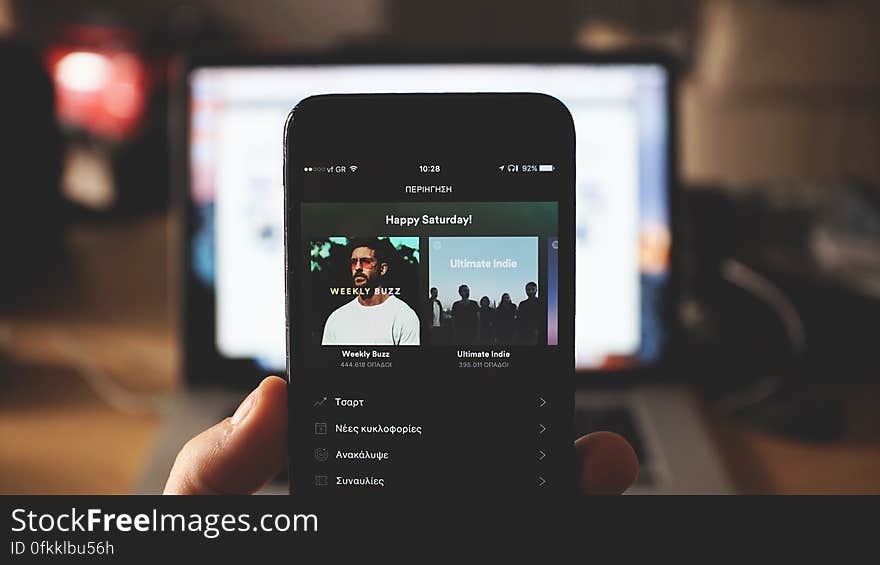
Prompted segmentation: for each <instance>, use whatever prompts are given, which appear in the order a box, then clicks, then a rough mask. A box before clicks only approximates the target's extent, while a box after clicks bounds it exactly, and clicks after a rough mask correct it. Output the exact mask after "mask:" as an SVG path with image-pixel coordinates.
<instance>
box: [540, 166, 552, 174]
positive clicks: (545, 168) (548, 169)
mask: <svg viewBox="0 0 880 565" xmlns="http://www.w3.org/2000/svg"><path fill="white" fill-rule="evenodd" d="M554 170H556V167H554V166H553V165H538V171H540V172H542V173H552V172H553V171H554Z"/></svg>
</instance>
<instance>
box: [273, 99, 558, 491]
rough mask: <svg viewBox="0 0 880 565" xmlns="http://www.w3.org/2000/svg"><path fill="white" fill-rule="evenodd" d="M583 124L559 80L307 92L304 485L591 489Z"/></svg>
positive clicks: (302, 246)
mask: <svg viewBox="0 0 880 565" xmlns="http://www.w3.org/2000/svg"><path fill="white" fill-rule="evenodd" d="M574 143H575V139H574V125H573V122H572V118H571V115H570V113H569V112H568V110H567V109H566V107H565V106H564V105H563V104H562V103H561V102H559V101H558V100H557V99H555V98H552V97H550V96H546V95H542V94H494V93H485V94H484V93H475V94H378V95H376V94H373V95H324V96H314V97H310V98H307V99H305V100H303V101H302V102H301V103H300V104H298V105H297V106H296V108H294V109H293V110H292V111H291V113H290V116H289V117H288V120H287V123H286V127H285V136H284V156H285V161H284V163H285V171H284V179H285V255H286V298H287V301H286V308H287V378H288V382H289V388H288V390H289V404H288V406H289V413H290V417H289V430H288V431H289V433H288V443H289V445H288V453H289V465H290V478H291V491H292V492H294V493H297V494H300V493H306V494H333V495H338V494H349V493H358V494H360V493H370V494H529V493H534V494H568V493H573V492H574V490H575V486H574V485H575V460H574V447H573V441H574V437H573V432H572V412H573V402H574V401H573V398H574V390H573V389H574V304H575V302H574V292H575V288H574V243H575V233H574V222H575V220H574V204H575V199H574V175H575V169H574Z"/></svg>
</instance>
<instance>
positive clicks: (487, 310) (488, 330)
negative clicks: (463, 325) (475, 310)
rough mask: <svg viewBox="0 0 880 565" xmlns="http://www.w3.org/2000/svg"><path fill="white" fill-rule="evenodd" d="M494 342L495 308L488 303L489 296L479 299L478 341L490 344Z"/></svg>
mask: <svg viewBox="0 0 880 565" xmlns="http://www.w3.org/2000/svg"><path fill="white" fill-rule="evenodd" d="M494 342H495V309H494V308H492V306H490V304H489V297H488V296H484V297H483V298H481V299H480V343H481V344H483V345H491V344H492V343H494Z"/></svg>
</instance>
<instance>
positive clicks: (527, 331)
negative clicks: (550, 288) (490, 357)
mask: <svg viewBox="0 0 880 565" xmlns="http://www.w3.org/2000/svg"><path fill="white" fill-rule="evenodd" d="M537 294H538V285H537V284H536V283H534V282H530V283H528V284H526V296H527V298H526V299H525V300H523V301H522V302H520V303H519V308H518V309H517V316H516V325H517V338H518V342H519V343H520V344H522V345H537V344H538V343H540V337H541V333H542V331H541V330H542V328H543V327H544V323H545V321H544V305H543V302H542V301H541V299H539V298H538V297H537V296H536V295H537Z"/></svg>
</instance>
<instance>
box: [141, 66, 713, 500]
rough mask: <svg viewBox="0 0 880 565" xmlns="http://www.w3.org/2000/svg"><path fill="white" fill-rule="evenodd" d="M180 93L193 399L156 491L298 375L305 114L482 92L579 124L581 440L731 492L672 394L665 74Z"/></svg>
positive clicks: (405, 72) (204, 80)
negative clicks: (290, 219) (288, 216)
mask: <svg viewBox="0 0 880 565" xmlns="http://www.w3.org/2000/svg"><path fill="white" fill-rule="evenodd" d="M180 87H181V92H180V96H179V99H178V103H177V104H176V106H175V109H174V110H175V112H174V113H173V114H172V115H173V119H174V120H175V124H176V125H177V126H180V127H178V128H177V131H176V132H175V133H174V139H173V140H172V147H173V148H174V155H173V159H174V161H175V163H173V170H174V171H175V178H174V179H173V182H174V183H175V185H176V194H177V197H178V201H177V204H178V207H177V212H178V213H179V214H180V215H181V222H180V228H181V233H180V237H179V239H178V243H179V245H180V248H179V249H178V250H177V252H178V254H179V258H180V261H179V262H178V264H179V265H180V270H179V272H178V275H177V279H176V280H175V281H174V287H175V288H179V289H180V290H181V301H180V305H179V311H180V327H181V347H182V359H183V366H182V371H183V377H184V380H185V383H186V385H187V386H186V390H185V391H184V392H182V393H181V394H180V396H179V398H178V399H177V406H176V408H174V409H173V410H172V411H171V413H170V414H169V416H168V418H167V420H166V423H165V427H164V431H163V432H162V434H161V437H160V438H159V439H158V441H157V446H156V449H155V453H154V456H153V458H152V460H151V462H150V465H149V467H148V469H147V472H146V474H145V477H144V481H143V482H142V485H141V490H142V491H143V492H156V491H158V490H161V487H162V485H163V484H164V480H165V477H167V473H168V470H169V469H170V467H171V464H172V463H173V460H174V456H175V455H176V453H177V450H179V448H180V447H181V446H182V445H183V443H185V441H186V440H187V439H188V438H189V437H191V436H192V435H194V434H195V433H197V432H198V431H200V430H202V429H204V428H205V427H208V426H210V425H212V424H214V423H215V422H216V421H218V420H219V419H221V418H223V417H225V416H227V415H229V414H231V412H232V411H233V410H234V409H235V406H236V405H237V404H238V402H239V401H240V400H241V398H243V397H244V395H245V394H246V393H247V391H248V390H250V389H251V388H252V387H253V386H255V385H256V383H257V382H258V381H259V380H260V379H261V378H262V377H263V376H265V375H266V374H273V373H274V374H279V375H283V374H284V365H285V363H284V356H285V342H284V339H285V338H284V336H285V332H284V278H283V268H284V247H283V246H284V234H283V201H284V194H283V189H282V183H283V178H282V162H283V155H282V133H283V127H284V121H285V118H286V117H287V114H288V112H289V111H290V109H291V108H293V107H294V106H295V105H296V104H297V102H298V101H299V100H301V99H303V98H305V97H307V96H310V95H313V94H323V93H369V92H478V91H483V92H503V91H516V92H542V93H546V94H550V95H552V96H555V97H556V98H558V99H559V100H561V101H562V102H563V103H565V104H566V106H567V107H568V108H569V110H570V111H571V114H572V117H573V119H574V122H575V130H576V140H577V148H576V166H577V180H576V191H577V245H576V261H577V270H576V285H577V289H578V291H577V296H576V312H575V315H576V329H575V340H576V347H575V348H576V354H575V357H576V358H575V364H576V368H577V371H578V391H577V393H576V414H575V430H576V432H578V433H579V434H581V433H587V432H590V431H594V430H596V429H606V430H612V431H617V432H618V433H621V434H623V435H624V436H626V437H627V438H628V439H629V440H630V442H631V443H632V444H633V445H634V446H635V447H636V450H637V452H638V455H639V459H640V461H641V463H642V471H641V474H640V480H639V482H638V483H637V485H636V486H635V487H634V488H633V489H632V491H633V492H652V493H663V492H729V491H730V486H729V483H728V482H727V479H726V476H725V473H724V471H723V469H722V468H721V465H720V462H719V460H718V457H717V456H716V454H715V451H714V448H713V447H712V445H711V443H710V442H709V440H708V436H707V435H706V432H705V430H704V429H703V426H702V424H701V421H700V419H699V416H698V413H697V411H696V406H695V405H694V403H693V401H692V399H691V398H690V397H689V395H688V394H687V392H686V391H685V389H683V388H681V387H677V386H671V385H670V384H669V383H674V382H675V381H676V378H675V377H676V375H675V374H674V373H671V372H674V369H671V368H670V365H669V363H667V361H668V352H669V348H670V345H671V344H672V342H673V341H674V339H675V334H676V329H675V326H674V323H673V322H672V321H671V320H670V318H669V317H668V316H667V313H668V312H670V311H671V310H672V309H673V307H674V304H675V300H676V285H675V280H676V276H675V261H674V260H673V259H674V257H675V255H674V249H675V247H674V239H675V235H674V232H675V231H676V230H675V227H676V226H674V225H673V223H672V211H671V208H670V202H671V200H670V192H671V190H672V188H673V187H674V185H675V182H676V174H675V173H676V171H675V160H674V157H673V156H674V105H675V104H674V103H675V83H674V76H673V74H672V72H671V69H670V67H669V65H667V64H666V63H665V62H664V60H663V59H661V58H656V57H648V56H638V57H635V56H631V57H612V56H605V57H602V58H595V57H587V56H585V55H583V54H574V53H564V54H556V55H554V56H549V55H547V54H545V55H543V56H542V57H541V59H540V60H538V59H535V58H534V56H531V57H516V56H513V55H507V56H504V57H503V58H502V57H499V56H497V55H496V56H493V57H491V58H480V57H473V56H472V57H470V58H453V57H408V58H406V60H396V59H393V58H388V57H375V56H366V55H360V56H339V55H334V56H325V57H311V58H308V59H305V58H296V57H258V58H249V57H243V58H236V57H223V56H218V57H210V58H204V59H200V58H196V59H194V60H192V61H190V62H189V63H188V64H187V65H186V66H185V68H183V69H182V72H181V83H180ZM662 383H666V384H665V385H664V384H662ZM269 490H270V491H286V486H285V485H284V484H283V483H279V484H276V485H274V486H271V487H270V488H269Z"/></svg>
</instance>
